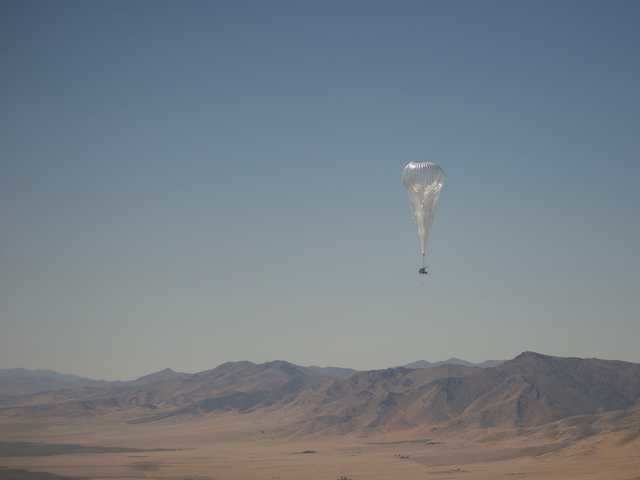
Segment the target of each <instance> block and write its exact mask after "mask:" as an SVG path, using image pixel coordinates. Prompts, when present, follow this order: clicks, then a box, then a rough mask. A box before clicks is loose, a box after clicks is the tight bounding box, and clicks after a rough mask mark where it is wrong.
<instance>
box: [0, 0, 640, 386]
mask: <svg viewBox="0 0 640 480" xmlns="http://www.w3.org/2000/svg"><path fill="white" fill-rule="evenodd" d="M1 8H2V15H1V16H0V22H1V25H0V44H1V45H2V53H1V57H0V62H1V63H0V71H1V72H2V74H1V75H0V96H1V97H0V98H1V101H2V115H0V162H1V164H2V165H1V166H2V175H0V195H1V198H0V200H1V201H0V232H1V235H0V265H1V266H2V268H1V271H0V292H1V293H0V326H1V329H0V331H1V334H0V368H1V367H18V366H21V367H28V368H38V367H39V368H53V369H57V370H60V371H64V372H70V373H77V374H81V375H88V376H94V377H101V378H129V377H134V376H137V375H141V374H143V373H147V372H149V371H153V370H158V369H160V368H164V367H172V368H175V369H178V370H185V371H195V370H202V369H206V368H211V367H213V366H215V365H217V364H219V363H221V362H224V361H227V360H239V359H248V360H253V361H264V360H270V359H276V358H282V359H286V360H289V361H293V362H296V363H301V364H325V365H326V364H331V365H340V366H350V367H355V368H382V367H387V366H391V365H398V364H402V363H406V362H409V361H413V360H416V359H428V360H438V359H443V358H446V357H449V356H452V355H456V356H461V357H464V358H467V359H470V360H482V359H488V358H506V357H510V356H513V355H515V354H517V353H519V352H520V351H523V350H536V351H540V352H543V353H549V354H555V355H577V356H599V357H604V358H620V359H626V360H632V361H640V353H638V352H639V350H638V339H639V338H640V318H639V314H638V312H639V311H640V288H639V285H640V281H639V280H638V278H639V271H640V251H639V246H640V222H639V212H640V165H639V162H638V160H639V158H638V157H639V156H638V152H639V150H640V148H639V146H638V138H639V126H640V89H638V79H639V78H640V56H639V55H638V51H639V48H640V33H639V32H638V30H639V29H638V25H639V24H640V4H639V3H637V2H631V1H611V2H603V1H598V2H588V1H572V2H569V1H558V2H528V1H518V2H511V1H499V2H493V1H483V2H476V1H468V2H463V1H453V2H444V1H442V2H425V1H420V2H418V1H416V2H369V1H351V2H343V1H340V2H333V1H329V2H307V1H303V2H294V1H291V2H278V1H274V2H261V1H254V2H232V1H229V2H222V1H214V2H204V1H203V2H160V1H153V2H151V1H147V2H145V1H138V2H126V1H118V2H80V1H78V2H71V1H66V2H27V1H6V2H3V4H2V7H1ZM422 159H424V160H432V161H436V162H438V163H439V164H440V165H441V166H442V167H443V168H444V169H445V171H446V172H447V175H448V183H447V184H446V186H445V189H444V191H443V193H442V195H441V198H440V200H441V201H440V206H439V210H438V213H437V216H436V220H435V223H434V226H433V231H432V238H431V249H432V256H431V258H430V259H429V263H430V265H431V269H432V276H431V277H429V278H427V279H425V280H421V279H419V278H418V275H417V273H416V269H417V266H418V261H419V258H418V242H417V236H416V231H415V227H414V225H413V224H412V223H411V222H412V220H411V217H410V214H409V207H408V202H407V199H406V195H405V192H404V190H403V187H402V185H401V183H400V173H401V167H402V165H403V164H404V163H405V162H407V161H409V160H422Z"/></svg>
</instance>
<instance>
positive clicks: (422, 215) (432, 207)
mask: <svg viewBox="0 0 640 480" xmlns="http://www.w3.org/2000/svg"><path fill="white" fill-rule="evenodd" d="M444 179H445V175H444V172H443V171H442V168H440V167H439V166H438V165H436V164H435V163H432V162H409V163H407V164H406V165H405V167H404V169H403V170H402V183H403V184H404V186H405V187H406V189H407V192H409V204H410V205H411V210H412V212H413V215H414V217H415V219H416V224H417V225H418V238H419V239H420V253H421V254H422V260H423V264H422V266H423V268H422V269H421V272H420V273H426V271H424V272H423V271H422V270H424V257H425V255H426V254H427V242H428V241H429V230H430V229H431V224H432V222H433V216H434V214H435V211H436V206H437V204H438V197H439V196H440V191H441V190H442V186H443V185H444Z"/></svg>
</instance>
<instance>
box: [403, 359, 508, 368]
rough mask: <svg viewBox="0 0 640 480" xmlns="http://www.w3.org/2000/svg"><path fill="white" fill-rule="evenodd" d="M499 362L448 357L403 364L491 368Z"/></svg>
mask: <svg viewBox="0 0 640 480" xmlns="http://www.w3.org/2000/svg"><path fill="white" fill-rule="evenodd" d="M501 363H504V360H485V361H484V362H480V363H473V362H467V361H466V360H462V359H461V358H455V357H452V358H449V359H448V360H443V361H440V362H428V361H427V360H418V361H415V362H411V363H408V364H406V365H404V367H406V368H431V367H439V366H441V365H462V366H464V367H480V368H491V367H497V366H498V365H500V364H501Z"/></svg>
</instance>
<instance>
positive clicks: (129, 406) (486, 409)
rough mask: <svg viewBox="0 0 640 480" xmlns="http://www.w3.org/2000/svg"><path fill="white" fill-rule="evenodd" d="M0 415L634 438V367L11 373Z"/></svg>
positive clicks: (638, 407)
mask: <svg viewBox="0 0 640 480" xmlns="http://www.w3.org/2000/svg"><path fill="white" fill-rule="evenodd" d="M0 407H1V408H0V415H2V414H4V415H6V414H9V415H17V416H20V415H29V416H47V417H65V416H83V415H101V414H106V413H109V412H113V411H118V412H121V413H123V415H125V418H126V421H128V422H130V423H147V422H160V421H163V420H164V419H167V418H171V419H172V420H178V421H179V420H180V419H181V418H194V417H195V418H197V417H198V416H201V415H209V414H215V413H216V412H225V411H237V412H241V413H242V412H256V411H263V412H264V414H265V415H267V414H271V413H273V412H291V414H290V415H288V417H287V418H291V424H290V425H289V426H288V428H290V430H291V431H292V432H295V433H301V434H311V433H322V432H327V433H329V432H330V433H349V432H360V433H366V432H378V431H394V430H401V429H409V428H437V429H449V430H459V429H468V428H480V429H486V428H492V427H496V428H516V429H526V428H536V427H540V426H544V425H549V424H551V423H552V422H557V421H560V420H565V419H570V418H581V419H583V420H581V422H582V423H584V422H587V423H588V424H589V425H592V426H593V425H601V424H602V422H603V418H606V419H608V420H607V422H608V423H607V424H608V425H609V426H611V425H613V424H614V423H615V425H622V424H624V425H627V424H628V423H629V422H631V424H633V425H634V426H635V427H634V428H637V427H640V364H636V363H630V362H622V361H612V360H599V359H582V358H562V357H552V356H547V355H542V354H539V353H534V352H524V353H522V354H520V355H518V356H517V357H515V358H513V359H511V360H508V361H504V362H497V361H496V362H484V363H482V364H479V365H475V364H470V363H469V362H464V361H462V360H459V359H450V360H448V361H445V362H435V363H428V362H416V363H413V364H409V365H408V366H404V367H396V368H389V369H384V370H371V371H355V370H350V369H343V368H332V367H329V368H323V367H303V366H299V365H294V364H292V363H289V362H285V361H273V362H266V363H261V364H256V363H253V362H248V361H241V362H229V363H225V364H222V365H220V366H218V367H216V368H214V369H212V370H207V371H203V372H198V373H193V374H190V373H180V372H175V371H173V370H171V369H165V370H161V371H159V372H156V373H152V374H150V375H146V376H143V377H141V378H138V379H136V380H132V381H117V382H106V381H97V380H90V379H84V378H80V377H75V376H69V375H62V374H57V373H54V372H49V371H26V370H20V369H12V370H0ZM585 418H586V419H587V420H584V419H585ZM630 419H631V420H630ZM611 422H613V423H611ZM625 422H626V423H625ZM636 424H637V425H636Z"/></svg>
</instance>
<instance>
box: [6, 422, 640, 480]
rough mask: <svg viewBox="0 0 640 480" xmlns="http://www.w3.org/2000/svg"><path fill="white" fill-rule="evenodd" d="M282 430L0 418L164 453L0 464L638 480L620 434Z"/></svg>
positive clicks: (64, 437) (36, 432) (216, 474)
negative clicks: (569, 440) (492, 437)
mask: <svg viewBox="0 0 640 480" xmlns="http://www.w3.org/2000/svg"><path fill="white" fill-rule="evenodd" d="M283 422H286V419H285V418H280V419H278V418H272V417H270V418H269V419H268V421H267V420H266V419H265V416H259V415H247V414H245V415H239V414H225V415H217V416H209V417H199V418H195V419H190V420H186V421H185V420H184V419H183V420H180V421H163V422H158V423H152V424H140V425H130V424H127V423H125V422H123V421H122V419H119V418H118V417H117V416H113V417H99V418H84V419H81V418H78V419H74V420H73V421H69V420H60V421H52V420H51V419H48V420H47V422H46V423H43V422H42V421H40V420H37V419H34V420H33V421H31V422H25V421H23V420H21V421H20V422H18V423H16V422H14V421H11V419H7V418H0V440H2V441H31V442H46V443H73V444H82V445H99V446H117V447H128V448H140V449H154V448H162V449H171V451H156V452H127V453H101V454H93V453H92V454H84V453H83V454H68V455H67V454H65V455H54V456H40V457H5V458H0V465H1V466H5V467H11V468H24V469H29V470H34V471H46V472H51V473H56V474H59V475H68V476H79V477H88V478H91V479H149V478H157V479H176V480H177V479H184V480H186V479H190V480H205V479H209V480H213V479H216V480H241V479H242V480H247V479H256V480H275V479H278V480H300V479H303V478H304V479H309V480H315V479H318V480H321V479H322V480H336V479H338V478H339V477H341V476H346V477H348V478H349V479H351V480H365V479H366V480H382V479H391V480H394V479H406V480H414V479H416V480H417V479H429V478H435V479H458V478H460V479H469V480H473V479H496V478H505V479H563V480H565V479H607V480H616V479H620V480H640V441H639V439H638V438H631V439H630V438H629V437H628V435H627V436H625V434H623V433H615V434H614V433H611V434H606V435H604V434H601V435H598V436H593V437H589V438H587V439H584V440H582V441H580V442H578V443H576V444H573V445H570V446H562V445H560V444H558V443H554V441H553V440H548V441H545V440H544V439H541V438H535V439H533V438H527V437H518V438H517V439H511V440H502V441H500V442H486V441H478V438H479V436H478V432H467V433H465V434H464V435H462V434H457V435H443V434H440V433H438V434H437V435H436V434H433V433H431V434H426V433H425V432H405V433H394V434H382V435H376V436H368V437H364V436H355V435H350V436H335V435H334V436H330V437H321V436H318V437H313V438H312V437H305V438H301V437H298V438H294V437H289V438H286V437H283V436H282V435H281V433H278V434H276V433H275V432H279V427H281V425H282V423H283ZM561 447H562V448H561ZM304 451H307V453H302V452H304ZM0 472H1V470H0ZM1 478H2V475H1V473H0V479H1Z"/></svg>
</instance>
